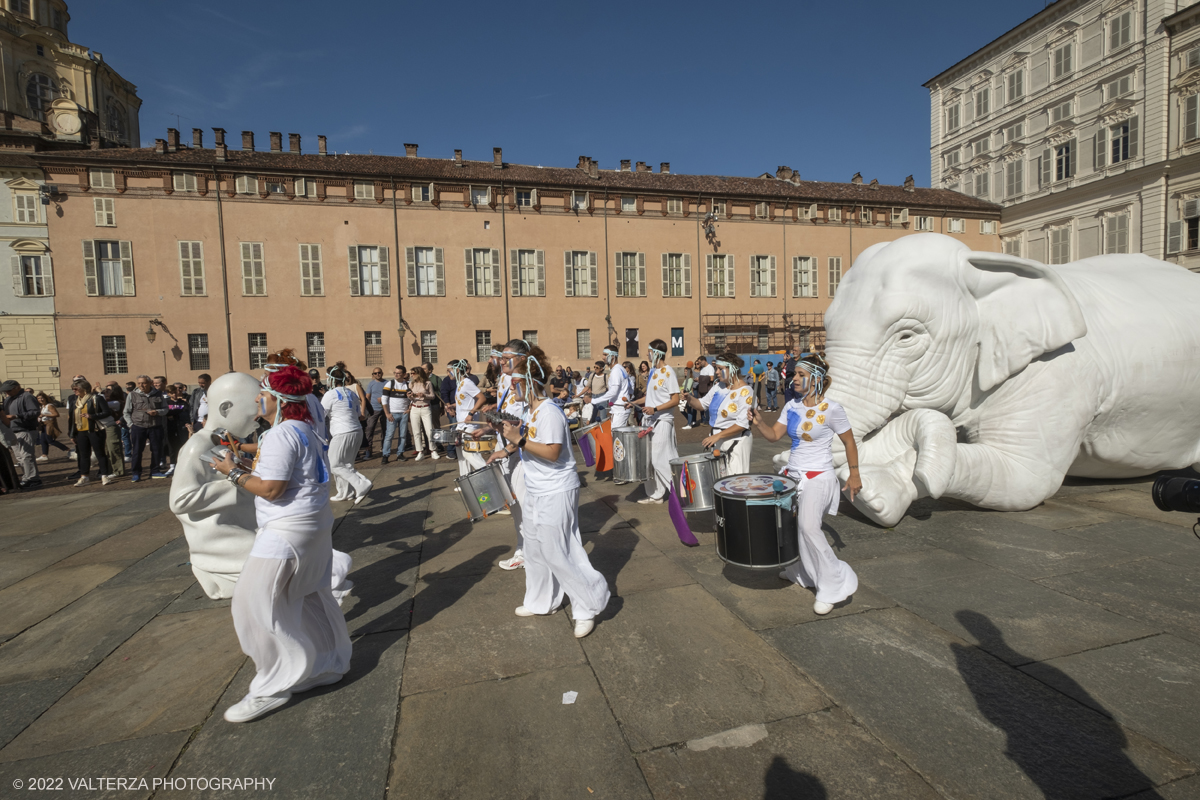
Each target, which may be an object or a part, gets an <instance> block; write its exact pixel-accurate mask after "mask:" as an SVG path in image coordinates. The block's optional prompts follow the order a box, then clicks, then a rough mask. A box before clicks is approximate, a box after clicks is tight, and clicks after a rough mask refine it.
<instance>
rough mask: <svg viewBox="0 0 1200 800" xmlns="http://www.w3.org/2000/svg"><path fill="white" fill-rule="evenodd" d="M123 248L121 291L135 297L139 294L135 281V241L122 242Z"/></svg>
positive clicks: (120, 244) (127, 295)
mask: <svg viewBox="0 0 1200 800" xmlns="http://www.w3.org/2000/svg"><path fill="white" fill-rule="evenodd" d="M119 246H120V248H121V293H122V294H124V295H125V296H126V297H133V296H134V295H136V294H137V287H136V286H135V285H134V282H133V243H132V242H127V241H125V242H120V243H119Z"/></svg>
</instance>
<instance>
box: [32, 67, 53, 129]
mask: <svg viewBox="0 0 1200 800" xmlns="http://www.w3.org/2000/svg"><path fill="white" fill-rule="evenodd" d="M25 97H26V99H27V100H28V101H29V108H30V109H31V110H32V111H33V116H34V118H35V119H40V120H42V121H43V122H45V121H46V108H47V107H48V106H49V105H50V101H51V100H53V99H54V98H56V97H58V88H57V87H56V86H55V84H54V79H53V78H51V77H50V76H49V75H42V74H41V73H38V72H35V73H34V74H33V75H30V76H29V84H28V86H26V88H25Z"/></svg>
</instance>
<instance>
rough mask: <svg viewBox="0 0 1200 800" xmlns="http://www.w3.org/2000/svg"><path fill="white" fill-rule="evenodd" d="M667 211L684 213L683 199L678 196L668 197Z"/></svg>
mask: <svg viewBox="0 0 1200 800" xmlns="http://www.w3.org/2000/svg"><path fill="white" fill-rule="evenodd" d="M667 213H668V214H682V213H683V200H681V199H680V198H678V197H669V198H667Z"/></svg>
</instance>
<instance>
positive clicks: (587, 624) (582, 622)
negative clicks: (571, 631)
mask: <svg viewBox="0 0 1200 800" xmlns="http://www.w3.org/2000/svg"><path fill="white" fill-rule="evenodd" d="M595 627H596V621H595V620H594V619H577V620H575V638H576V639H582V638H583V637H585V636H587V635H588V634H589V633H591V632H592V629H593V628H595Z"/></svg>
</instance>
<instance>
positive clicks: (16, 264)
mask: <svg viewBox="0 0 1200 800" xmlns="http://www.w3.org/2000/svg"><path fill="white" fill-rule="evenodd" d="M12 271H13V294H14V295H16V296H17V297H24V296H25V274H24V273H23V272H22V271H21V257H20V256H13V257H12Z"/></svg>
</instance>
